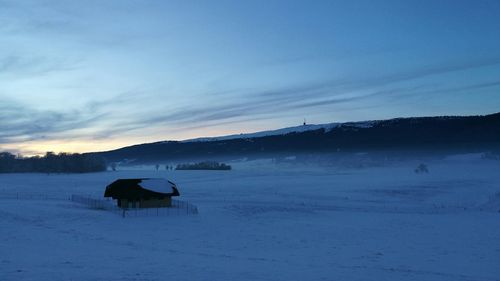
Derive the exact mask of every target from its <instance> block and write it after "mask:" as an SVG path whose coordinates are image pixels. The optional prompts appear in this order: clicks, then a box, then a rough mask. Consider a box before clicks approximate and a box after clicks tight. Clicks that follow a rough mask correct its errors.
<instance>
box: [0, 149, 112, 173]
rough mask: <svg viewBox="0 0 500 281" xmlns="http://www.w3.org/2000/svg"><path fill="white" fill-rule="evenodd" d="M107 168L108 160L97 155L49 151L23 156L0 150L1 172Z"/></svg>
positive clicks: (85, 171) (56, 171)
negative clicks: (38, 154) (41, 154)
mask: <svg viewBox="0 0 500 281" xmlns="http://www.w3.org/2000/svg"><path fill="white" fill-rule="evenodd" d="M105 170H106V162H105V161H104V159H103V158H102V157H98V156H95V155H88V154H79V153H59V154H55V153H53V152H47V153H46V154H45V155H44V156H33V157H22V156H17V155H14V154H12V153H9V152H0V173H91V172H101V171H105Z"/></svg>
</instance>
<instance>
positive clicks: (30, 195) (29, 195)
mask: <svg viewBox="0 0 500 281" xmlns="http://www.w3.org/2000/svg"><path fill="white" fill-rule="evenodd" d="M68 198H69V195H65V194H59V195H50V196H49V195H48V194H47V193H42V192H6V193H5V192H2V193H0V199H16V200H68Z"/></svg>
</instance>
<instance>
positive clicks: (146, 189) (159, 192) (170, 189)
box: [104, 178, 180, 208]
mask: <svg viewBox="0 0 500 281" xmlns="http://www.w3.org/2000/svg"><path fill="white" fill-rule="evenodd" d="M179 195H180V194H179V191H178V190H177V186H176V185H175V183H173V182H171V181H169V180H165V179H148V178H144V179H119V180H116V181H114V182H112V183H111V184H110V185H108V186H107V187H106V191H105V192H104V197H112V198H113V199H116V200H117V201H118V206H119V207H121V208H158V207H169V206H171V205H172V196H179Z"/></svg>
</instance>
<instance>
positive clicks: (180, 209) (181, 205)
mask: <svg viewBox="0 0 500 281" xmlns="http://www.w3.org/2000/svg"><path fill="white" fill-rule="evenodd" d="M71 201H73V202H77V203H80V204H83V205H86V206H88V207H89V208H91V209H98V210H108V211H112V212H113V213H117V214H119V215H121V216H122V217H149V216H176V215H196V214H198V207H196V206H195V205H193V204H190V203H188V202H185V201H181V200H175V199H172V205H171V206H170V207H164V208H128V209H126V208H120V207H118V206H117V203H116V200H112V199H109V198H105V199H103V198H93V197H90V196H84V195H75V194H73V195H71Z"/></svg>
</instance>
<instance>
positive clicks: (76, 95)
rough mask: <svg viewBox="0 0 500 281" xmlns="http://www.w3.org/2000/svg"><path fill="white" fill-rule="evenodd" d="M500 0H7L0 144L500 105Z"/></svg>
mask: <svg viewBox="0 0 500 281" xmlns="http://www.w3.org/2000/svg"><path fill="white" fill-rule="evenodd" d="M499 15H500V1H472V0H471V1H440V0H434V1H430V0H429V1H425V0H424V1H422V0H421V1H334V0H331V1H208V0H207V1H124V0H115V1H43V0H37V1H19V0H16V1H10V0H7V1H5V0H0V150H10V151H15V152H21V153H24V154H34V153H41V152H44V151H56V152H59V151H71V152H83V151H97V150H106V149H111V148H117V147H120V146H124V145H130V144H135V143H142V142H152V141H159V140H167V139H169V140H170V139H172V140H175V139H186V138H192V137H201V136H214V135H224V134H233V133H242V132H252V131H258V130H264V129H273V128H279V127H286V126H294V125H297V124H300V123H301V122H302V120H303V118H306V119H307V120H308V122H310V123H329V122H339V121H357V120H367V119H383V118H393V117H405V116H429V115H471V114H488V113H493V112H497V111H500V110H499V109H500V16H499Z"/></svg>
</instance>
